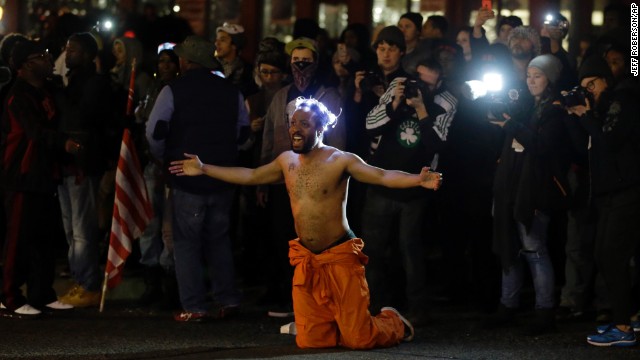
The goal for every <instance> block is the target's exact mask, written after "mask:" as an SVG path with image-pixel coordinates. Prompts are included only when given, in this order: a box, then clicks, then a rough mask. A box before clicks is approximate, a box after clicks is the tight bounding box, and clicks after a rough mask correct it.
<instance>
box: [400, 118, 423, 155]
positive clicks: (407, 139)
mask: <svg viewBox="0 0 640 360" xmlns="http://www.w3.org/2000/svg"><path fill="white" fill-rule="evenodd" d="M397 136H398V142H399V143H400V145H402V146H403V147H406V148H412V147H415V146H417V145H418V143H419V142H420V127H419V126H418V122H417V121H415V120H413V119H411V120H407V121H405V122H403V123H402V124H401V125H400V126H399V127H398V132H397Z"/></svg>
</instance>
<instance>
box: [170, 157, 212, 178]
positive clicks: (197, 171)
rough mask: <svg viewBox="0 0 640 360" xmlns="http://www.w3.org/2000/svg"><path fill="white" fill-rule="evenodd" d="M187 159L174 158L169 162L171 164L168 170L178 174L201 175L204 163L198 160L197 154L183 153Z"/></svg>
mask: <svg viewBox="0 0 640 360" xmlns="http://www.w3.org/2000/svg"><path fill="white" fill-rule="evenodd" d="M184 156H186V157H187V158H188V159H186V160H176V161H172V162H171V166H169V172H170V173H172V174H175V175H178V176H184V175H187V176H197V175H202V174H203V173H204V171H203V170H202V169H203V167H204V164H203V163H202V161H200V158H199V157H198V155H191V154H187V153H185V154H184Z"/></svg>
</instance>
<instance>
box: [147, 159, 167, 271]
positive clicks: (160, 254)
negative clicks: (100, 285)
mask: <svg viewBox="0 0 640 360" xmlns="http://www.w3.org/2000/svg"><path fill="white" fill-rule="evenodd" d="M161 175H162V169H161V168H160V167H159V166H158V165H156V164H155V163H153V162H149V163H148V164H147V166H146V167H145V168H144V174H143V176H144V182H145V184H146V185H147V195H148V196H149V200H150V201H151V206H152V207H153V218H152V219H151V222H150V223H149V225H147V228H146V229H145V230H144V233H142V235H141V236H140V240H139V244H140V264H142V265H146V266H158V265H160V266H162V267H163V268H165V269H172V268H173V259H172V258H171V257H172V256H171V254H170V252H169V251H168V249H167V247H166V246H164V243H163V239H162V221H163V215H164V206H165V191H164V185H163V184H162V182H160V181H158V180H159V178H160V176H161Z"/></svg>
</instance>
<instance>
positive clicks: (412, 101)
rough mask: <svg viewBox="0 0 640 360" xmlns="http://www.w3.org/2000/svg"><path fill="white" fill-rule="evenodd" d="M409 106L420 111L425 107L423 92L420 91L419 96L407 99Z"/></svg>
mask: <svg viewBox="0 0 640 360" xmlns="http://www.w3.org/2000/svg"><path fill="white" fill-rule="evenodd" d="M406 101H407V105H409V106H411V107H412V108H414V109H418V108H420V107H424V100H423V99H422V91H420V89H418V96H416V97H412V98H407V100H406Z"/></svg>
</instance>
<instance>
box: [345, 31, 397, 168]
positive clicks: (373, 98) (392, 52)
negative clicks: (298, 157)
mask: <svg viewBox="0 0 640 360" xmlns="http://www.w3.org/2000/svg"><path fill="white" fill-rule="evenodd" d="M372 47H373V49H374V50H375V52H376V57H377V65H376V66H375V67H374V68H372V69H368V70H367V71H358V72H356V74H355V80H354V85H355V91H354V93H353V97H352V99H353V103H352V104H351V105H352V106H353V107H355V111H354V112H352V114H354V115H356V117H355V119H357V120H356V121H353V122H351V123H350V125H349V126H350V127H349V131H348V135H349V140H350V141H348V142H347V145H348V149H349V147H351V149H350V150H351V151H352V152H354V153H356V154H358V155H359V156H362V157H367V155H368V154H369V153H372V152H373V150H374V149H370V145H371V141H370V137H369V136H367V133H366V128H365V118H366V116H367V113H368V112H369V111H370V110H371V109H372V108H373V107H374V106H376V105H377V104H378V100H379V99H380V96H382V94H384V92H385V90H386V89H387V88H388V87H389V84H390V83H391V81H393V79H395V78H397V77H407V76H408V75H407V73H406V72H405V71H404V69H403V68H402V65H401V64H402V58H403V57H404V53H405V50H406V46H405V41H404V35H403V34H402V31H400V29H399V28H398V27H397V26H387V27H386V28H384V29H382V30H381V31H380V33H379V34H378V37H377V39H376V41H375V42H374V43H373V45H372ZM347 105H349V104H347Z"/></svg>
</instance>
